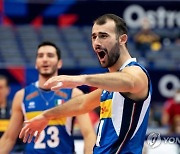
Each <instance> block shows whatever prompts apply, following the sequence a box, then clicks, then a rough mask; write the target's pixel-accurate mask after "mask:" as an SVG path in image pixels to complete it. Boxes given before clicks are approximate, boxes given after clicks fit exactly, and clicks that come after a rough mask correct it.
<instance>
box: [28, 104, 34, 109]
mask: <svg viewBox="0 0 180 154" xmlns="http://www.w3.org/2000/svg"><path fill="white" fill-rule="evenodd" d="M35 107H36V105H35V102H29V104H28V109H34V108H35Z"/></svg>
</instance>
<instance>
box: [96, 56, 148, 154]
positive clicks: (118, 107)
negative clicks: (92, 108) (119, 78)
mask: <svg viewBox="0 0 180 154" xmlns="http://www.w3.org/2000/svg"><path fill="white" fill-rule="evenodd" d="M128 66H138V67H140V68H141V69H142V70H143V71H144V72H145V73H146V75H147V77H148V85H149V87H148V96H147V97H146V98H145V99H144V100H139V101H134V100H132V99H130V98H127V97H126V96H125V95H124V94H123V93H120V92H109V91H106V90H103V92H102V95H101V102H100V106H101V112H100V123H99V127H98V136H97V142H96V145H95V147H94V154H119V153H120V154H142V147H143V144H144V139H145V134H146V129H147V124H148V116H149V106H150V100H151V94H152V86H151V81H150V78H149V75H148V73H147V71H146V70H145V68H143V67H142V66H141V65H140V64H138V63H137V62H136V59H135V58H131V59H129V60H127V61H126V62H125V63H124V64H123V65H122V67H121V68H120V70H119V71H121V70H123V69H124V68H125V67H128Z"/></svg>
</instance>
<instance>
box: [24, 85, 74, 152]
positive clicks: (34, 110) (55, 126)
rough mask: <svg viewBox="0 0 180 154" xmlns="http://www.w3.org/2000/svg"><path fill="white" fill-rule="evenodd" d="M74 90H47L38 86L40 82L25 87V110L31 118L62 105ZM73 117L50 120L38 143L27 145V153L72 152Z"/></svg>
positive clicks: (27, 116)
mask: <svg viewBox="0 0 180 154" xmlns="http://www.w3.org/2000/svg"><path fill="white" fill-rule="evenodd" d="M71 93H72V90H70V89H62V90H61V91H58V92H56V93H55V92H53V91H45V90H42V89H40V88H38V82H36V83H33V84H31V85H29V86H27V87H26V88H25V94H24V99H23V107H22V108H23V112H24V116H25V119H26V120H29V119H31V118H33V117H35V116H37V115H39V114H40V113H42V111H44V110H47V109H50V108H53V107H55V106H57V105H61V104H62V103H64V102H66V101H67V100H69V99H70V98H71ZM71 119H72V118H59V119H56V120H50V122H49V124H48V126H47V127H46V128H45V130H43V131H42V132H41V135H40V137H39V139H38V141H37V142H36V143H34V141H31V143H29V144H27V145H26V150H25V153H26V154H37V153H43V154H72V153H74V142H73V137H72V136H71V128H72V120H71Z"/></svg>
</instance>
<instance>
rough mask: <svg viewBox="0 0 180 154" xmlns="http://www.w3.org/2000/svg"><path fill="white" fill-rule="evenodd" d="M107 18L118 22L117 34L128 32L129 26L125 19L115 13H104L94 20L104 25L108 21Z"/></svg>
mask: <svg viewBox="0 0 180 154" xmlns="http://www.w3.org/2000/svg"><path fill="white" fill-rule="evenodd" d="M107 19H110V20H113V21H114V22H115V24H116V32H117V35H122V34H127V31H128V30H127V26H126V23H125V21H124V20H123V19H122V18H121V17H119V16H117V15H115V14H104V15H102V16H100V17H99V18H97V19H96V20H95V21H94V24H97V25H103V24H105V23H106V22H107Z"/></svg>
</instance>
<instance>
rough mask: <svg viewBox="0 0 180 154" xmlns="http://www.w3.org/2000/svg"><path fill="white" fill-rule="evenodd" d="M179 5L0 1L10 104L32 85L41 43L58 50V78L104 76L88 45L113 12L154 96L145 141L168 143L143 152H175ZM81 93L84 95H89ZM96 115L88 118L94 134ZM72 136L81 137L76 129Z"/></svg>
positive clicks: (0, 62) (179, 100) (2, 69)
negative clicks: (100, 21)
mask: <svg viewBox="0 0 180 154" xmlns="http://www.w3.org/2000/svg"><path fill="white" fill-rule="evenodd" d="M179 6H180V1H172V0H171V1H162V0H159V1H158V0H157V1H147V0H145V1H135V0H128V1H125V0H115V1H107V0H0V74H2V75H5V76H7V77H8V78H9V81H10V87H11V92H10V94H9V96H8V99H9V101H8V102H9V104H10V105H11V101H12V98H13V96H14V94H15V92H16V91H17V90H19V89H21V88H23V87H24V86H26V85H28V84H30V83H31V82H34V81H36V80H37V77H38V76H37V75H38V73H37V71H36V70H35V67H34V64H35V56H36V51H37V45H38V44H39V43H40V42H42V41H44V40H49V41H52V42H54V43H55V44H57V45H58V46H59V47H60V49H61V50H62V59H63V69H62V70H61V71H60V72H59V73H60V74H90V73H99V72H105V71H106V70H104V69H102V68H101V67H100V65H99V62H98V59H97V57H96V55H95V53H94V51H93V49H92V46H91V27H92V24H93V21H94V20H95V19H96V18H97V17H99V16H100V15H102V14H105V13H114V14H116V15H119V16H121V17H123V18H124V19H125V21H126V23H127V26H128V29H129V33H128V37H129V38H128V50H129V52H130V54H131V55H132V57H136V58H137V60H138V61H139V62H140V63H141V64H143V65H144V66H145V67H146V68H147V70H148V71H149V74H150V76H151V80H152V84H153V95H152V102H151V114H150V120H149V126H148V131H147V138H148V135H149V134H150V133H152V132H155V133H159V134H160V135H161V139H162V140H163V139H166V141H167V144H165V145H163V144H161V145H160V146H158V147H157V148H153V149H152V148H151V147H150V146H148V144H147V145H146V144H145V153H149V154H150V153H151V154H155V153H156V152H157V153H164V154H169V153H171V154H174V153H175V154H176V153H179V152H178V151H179V146H178V144H180V138H179V136H180V90H179V89H180V7H179ZM80 88H81V89H82V90H83V91H84V92H89V91H92V90H94V88H92V87H86V86H83V87H80ZM98 111H99V109H97V110H95V111H93V112H92V113H90V115H91V119H92V123H93V124H94V128H95V129H96V128H97V123H98V118H99V116H98ZM1 127H4V125H2V123H1V121H0V131H1V130H4V128H1ZM74 133H75V136H76V138H81V134H80V132H79V129H78V125H77V124H76V125H75V130H74ZM81 144H82V143H80V146H81ZM78 145H79V141H78ZM164 147H166V148H164ZM168 148H169V149H171V150H170V151H171V152H168V151H167V149H168ZM163 150H164V151H165V152H164V151H163ZM173 152H174V153H173ZM80 153H81V152H80Z"/></svg>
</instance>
